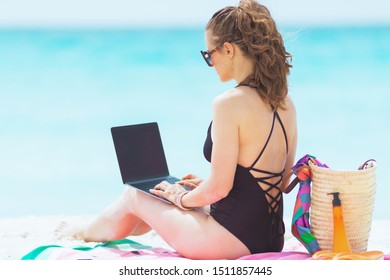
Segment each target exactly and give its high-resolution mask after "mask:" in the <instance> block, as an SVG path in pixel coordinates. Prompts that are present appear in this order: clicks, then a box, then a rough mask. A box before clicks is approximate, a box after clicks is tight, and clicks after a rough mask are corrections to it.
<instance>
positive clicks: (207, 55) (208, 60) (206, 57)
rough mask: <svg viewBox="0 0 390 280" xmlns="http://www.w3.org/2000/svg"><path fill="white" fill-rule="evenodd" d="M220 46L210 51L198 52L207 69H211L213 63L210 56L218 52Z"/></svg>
mask: <svg viewBox="0 0 390 280" xmlns="http://www.w3.org/2000/svg"><path fill="white" fill-rule="evenodd" d="M220 47H221V46H219V47H216V48H215V49H212V50H211V51H200V53H201V54H202V56H203V58H204V60H205V61H206V63H207V65H208V66H209V67H213V62H212V61H211V55H212V54H213V53H215V52H216V51H218V50H219V48H220Z"/></svg>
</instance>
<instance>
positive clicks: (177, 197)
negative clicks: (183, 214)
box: [150, 181, 190, 210]
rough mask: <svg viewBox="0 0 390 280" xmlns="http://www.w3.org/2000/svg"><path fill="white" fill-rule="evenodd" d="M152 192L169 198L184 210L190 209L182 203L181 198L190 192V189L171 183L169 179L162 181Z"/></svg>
mask: <svg viewBox="0 0 390 280" xmlns="http://www.w3.org/2000/svg"><path fill="white" fill-rule="evenodd" d="M150 192H151V193H152V194H154V195H157V196H160V197H163V198H165V199H166V200H169V201H170V202H172V203H173V204H175V205H176V206H177V207H179V208H180V209H182V210H190V209H189V208H185V207H184V206H183V205H181V198H182V197H183V196H184V195H185V194H186V193H188V191H187V190H186V189H185V188H183V187H182V186H181V185H179V184H177V183H176V184H170V183H168V182H167V181H162V182H161V183H160V184H158V185H156V186H155V187H154V189H151V190H150Z"/></svg>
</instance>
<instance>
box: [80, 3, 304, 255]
mask: <svg viewBox="0 0 390 280" xmlns="http://www.w3.org/2000/svg"><path fill="white" fill-rule="evenodd" d="M205 40H206V45H207V49H208V51H204V52H202V55H203V57H204V59H205V60H206V62H207V64H208V65H209V66H212V67H214V68H215V70H216V72H217V74H218V75H219V77H220V80H221V81H222V82H226V81H230V80H232V79H234V80H235V81H236V82H237V86H236V87H235V88H233V89H231V90H229V91H227V92H225V93H223V94H221V95H219V96H217V97H216V98H215V100H214V102H213V119H212V123H211V124H210V127H209V130H208V135H207V139H206V142H205V146H204V154H205V157H206V159H207V160H208V161H210V162H211V172H210V176H209V178H207V179H206V180H202V179H200V178H197V177H196V176H193V175H187V176H185V177H183V179H182V180H181V181H180V182H178V183H176V184H173V185H171V184H169V183H167V182H162V183H160V184H158V185H157V186H156V187H155V188H154V189H153V190H151V192H152V193H153V194H156V195H158V196H162V197H164V198H166V199H168V200H170V201H172V202H173V203H174V205H175V206H177V207H175V206H172V205H169V204H167V203H164V202H160V201H158V200H156V199H154V198H153V197H151V196H148V195H146V194H144V193H141V192H139V191H137V190H135V189H134V188H126V189H125V190H124V193H123V195H122V196H121V197H120V198H119V200H118V201H116V202H115V203H113V204H112V205H110V206H109V207H108V208H107V209H106V210H105V211H104V212H103V213H102V214H101V215H100V216H98V217H97V218H96V220H94V221H93V222H92V223H91V224H90V225H88V226H87V227H85V228H84V229H81V230H79V231H77V232H76V234H75V237H77V238H80V239H84V240H87V241H107V240H113V239H120V238H124V237H127V236H129V235H140V234H144V233H146V232H148V231H150V230H151V229H154V230H155V231H156V232H157V233H158V234H159V235H160V236H161V237H162V238H163V239H164V240H165V241H166V242H167V243H168V244H169V245H170V246H171V247H173V248H174V249H175V250H176V251H177V252H179V253H180V254H181V255H183V256H184V257H187V258H193V259H236V258H239V257H242V256H244V255H248V254H254V253H260V252H267V251H281V250H282V248H283V234H284V224H283V220H282V216H283V201H282V194H281V192H282V191H283V190H285V188H286V186H287V185H288V182H289V179H290V178H289V175H288V173H289V171H290V169H291V167H292V165H293V163H294V158H295V150H296V141H297V132H296V116H295V108H294V105H293V103H292V101H291V100H290V98H289V97H288V96H287V75H288V74H289V67H291V65H289V63H288V61H287V60H288V58H289V57H290V55H289V54H288V53H287V52H286V51H285V48H284V45H283V40H282V37H281V35H280V34H279V32H278V31H277V29H276V26H275V23H274V21H273V19H272V18H271V16H270V14H269V11H268V10H267V8H266V7H264V6H262V5H260V4H258V3H257V2H256V1H253V0H252V1H251V0H243V1H240V3H239V5H238V6H237V7H226V8H224V9H222V10H220V11H218V12H217V13H215V14H214V15H213V17H212V18H211V19H210V21H209V22H208V24H207V27H206V32H205ZM183 186H186V187H188V188H189V189H191V191H186V190H185V189H184V188H183ZM208 205H210V206H211V207H210V213H205V212H201V211H194V210H192V209H193V208H195V207H205V206H208Z"/></svg>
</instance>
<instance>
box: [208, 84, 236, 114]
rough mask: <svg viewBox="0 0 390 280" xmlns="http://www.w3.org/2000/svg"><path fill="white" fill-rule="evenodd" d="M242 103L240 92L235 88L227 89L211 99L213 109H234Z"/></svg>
mask: <svg viewBox="0 0 390 280" xmlns="http://www.w3.org/2000/svg"><path fill="white" fill-rule="evenodd" d="M240 103H242V93H241V92H240V91H238V90H237V89H235V88H233V89H229V90H227V91H225V92H223V93H221V94H219V95H217V96H216V97H215V98H214V100H213V107H214V109H218V108H222V109H234V108H236V107H237V106H238V105H239V104H240Z"/></svg>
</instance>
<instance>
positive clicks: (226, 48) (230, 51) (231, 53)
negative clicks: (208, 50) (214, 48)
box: [223, 42, 234, 58]
mask: <svg viewBox="0 0 390 280" xmlns="http://www.w3.org/2000/svg"><path fill="white" fill-rule="evenodd" d="M223 48H224V51H225V53H226V54H227V55H228V56H229V57H231V58H233V56H234V46H233V45H232V44H231V43H229V42H225V43H224V44H223Z"/></svg>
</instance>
